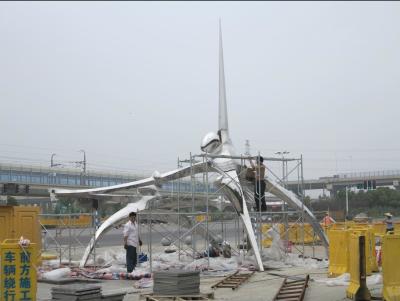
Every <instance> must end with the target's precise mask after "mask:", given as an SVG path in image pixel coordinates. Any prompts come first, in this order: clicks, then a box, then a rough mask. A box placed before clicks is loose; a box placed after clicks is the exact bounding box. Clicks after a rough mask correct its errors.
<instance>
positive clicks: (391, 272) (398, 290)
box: [382, 234, 400, 301]
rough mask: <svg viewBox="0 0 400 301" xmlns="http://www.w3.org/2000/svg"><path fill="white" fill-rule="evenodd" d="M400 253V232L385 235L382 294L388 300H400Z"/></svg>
mask: <svg viewBox="0 0 400 301" xmlns="http://www.w3.org/2000/svg"><path fill="white" fill-rule="evenodd" d="M399 254H400V234H388V235H385V236H384V237H383V245H382V274H383V289H382V295H383V299H384V300H386V301H400V269H399V262H398V260H399Z"/></svg>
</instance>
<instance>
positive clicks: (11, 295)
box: [0, 243, 36, 301]
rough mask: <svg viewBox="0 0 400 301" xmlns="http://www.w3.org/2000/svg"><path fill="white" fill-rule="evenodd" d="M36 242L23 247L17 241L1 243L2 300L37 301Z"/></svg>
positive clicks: (0, 274) (0, 290)
mask: <svg viewBox="0 0 400 301" xmlns="http://www.w3.org/2000/svg"><path fill="white" fill-rule="evenodd" d="M34 247H35V246H34V244H32V245H31V246H29V247H27V248H24V249H22V248H21V247H20V246H19V245H18V244H17V243H12V244H11V243H3V244H0V268H1V270H0V292H1V293H0V301H35V300H36V270H35V269H34V268H33V266H32V264H33V259H34V258H35V257H34V256H33V255H32V254H33V248H34Z"/></svg>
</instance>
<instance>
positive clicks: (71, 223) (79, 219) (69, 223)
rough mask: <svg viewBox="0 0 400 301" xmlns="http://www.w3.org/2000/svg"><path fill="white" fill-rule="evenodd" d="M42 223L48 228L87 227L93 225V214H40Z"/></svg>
mask: <svg viewBox="0 0 400 301" xmlns="http://www.w3.org/2000/svg"><path fill="white" fill-rule="evenodd" d="M39 221H40V223H41V224H42V225H43V226H44V227H46V228H67V227H69V228H71V227H76V228H80V227H82V228H85V227H89V226H91V225H92V222H93V217H92V215H88V214H85V215H79V216H60V217H55V216H40V218H39Z"/></svg>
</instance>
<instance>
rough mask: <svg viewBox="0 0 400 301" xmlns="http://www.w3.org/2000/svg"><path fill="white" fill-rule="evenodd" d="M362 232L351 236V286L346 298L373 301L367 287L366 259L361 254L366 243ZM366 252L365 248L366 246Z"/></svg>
mask: <svg viewBox="0 0 400 301" xmlns="http://www.w3.org/2000/svg"><path fill="white" fill-rule="evenodd" d="M360 234H361V233H360V232H353V233H350V234H349V237H348V242H349V273H350V284H349V286H348V287H347V289H346V297H347V298H350V299H353V300H356V301H358V300H360V301H361V300H371V294H370V292H369V290H368V288H367V286H366V279H367V277H366V272H365V268H366V258H365V252H363V253H364V256H363V257H364V258H362V256H361V254H360V246H363V244H364V243H365V236H363V235H360ZM364 250H365V246H364Z"/></svg>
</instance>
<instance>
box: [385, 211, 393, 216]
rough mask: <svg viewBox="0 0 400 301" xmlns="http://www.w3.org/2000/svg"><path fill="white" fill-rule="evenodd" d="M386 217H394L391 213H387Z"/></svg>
mask: <svg viewBox="0 0 400 301" xmlns="http://www.w3.org/2000/svg"><path fill="white" fill-rule="evenodd" d="M384 215H386V216H390V217H392V216H393V215H392V214H391V213H389V212H387V213H385V214H384Z"/></svg>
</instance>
